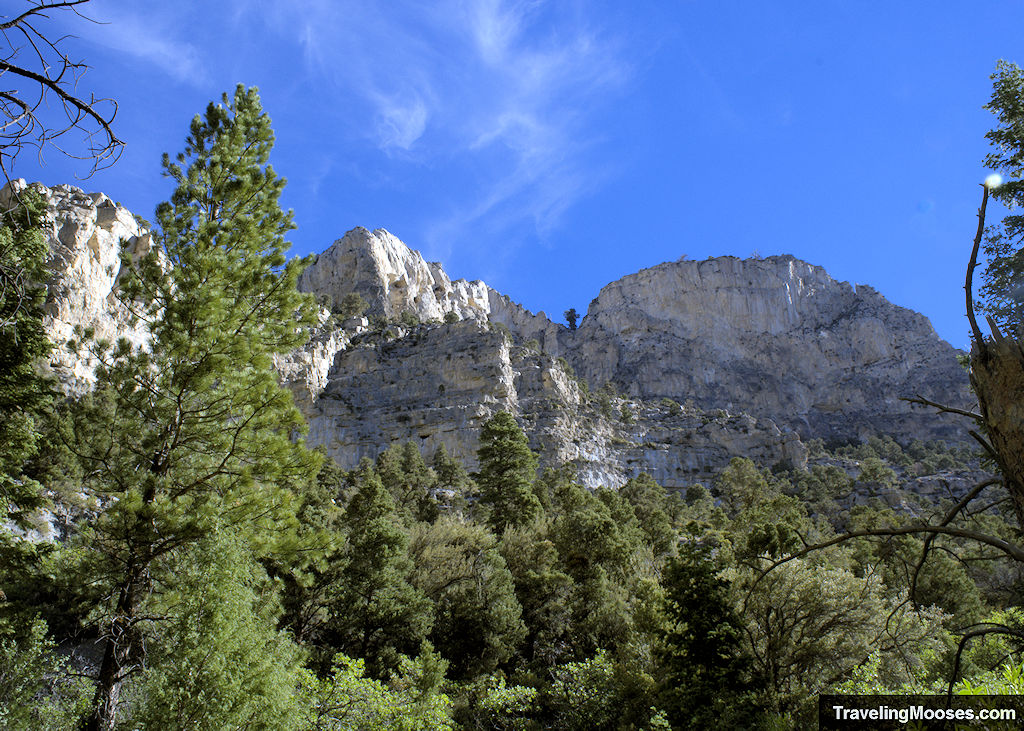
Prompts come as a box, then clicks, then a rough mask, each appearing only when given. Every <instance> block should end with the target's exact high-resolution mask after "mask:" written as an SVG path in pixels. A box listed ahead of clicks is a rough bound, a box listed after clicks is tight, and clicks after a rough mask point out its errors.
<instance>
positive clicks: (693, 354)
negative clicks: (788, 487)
mask: <svg viewBox="0 0 1024 731" xmlns="http://www.w3.org/2000/svg"><path fill="white" fill-rule="evenodd" d="M574 336H575V337H574V338H573V344H572V348H571V351H568V352H567V354H566V357H567V358H568V359H569V360H570V362H571V363H572V364H573V367H574V368H575V369H576V370H577V372H579V373H580V374H582V375H583V376H584V377H585V378H586V379H587V380H588V381H589V382H590V383H591V384H594V385H598V384H602V383H605V382H611V383H613V384H615V385H616V386H617V387H618V388H619V390H621V391H623V392H624V393H627V394H630V395H633V396H636V397H641V398H646V399H652V398H659V397H669V398H674V399H677V400H686V399H692V400H693V402H694V403H695V404H696V405H697V406H699V407H701V408H705V409H708V408H724V409H727V410H730V411H733V410H735V411H744V412H747V413H750V414H753V415H755V416H759V417H767V418H771V419H773V420H774V421H776V422H777V423H779V424H780V425H786V426H789V427H790V428H792V429H795V430H797V431H798V432H799V433H800V434H801V435H802V436H803V437H804V438H811V437H822V438H826V439H857V438H863V437H866V436H868V435H869V434H872V433H877V432H885V433H889V434H894V435H902V436H903V437H905V438H910V437H921V438H932V437H945V438H957V439H959V438H962V433H963V430H962V428H961V426H960V425H958V424H957V423H956V422H955V421H951V420H950V419H942V418H937V417H936V416H935V415H934V414H933V413H930V412H927V411H924V410H921V409H919V408H916V407H911V405H910V404H908V403H906V402H904V401H901V400H900V397H912V396H915V395H918V394H921V395H924V396H926V397H928V398H930V399H932V400H935V401H939V402H942V403H947V404H950V405H956V406H961V407H963V406H966V405H968V404H970V402H971V397H970V394H969V392H968V386H967V376H966V374H965V373H964V371H963V369H962V368H961V367H960V366H959V364H958V363H957V361H956V355H957V352H956V351H955V350H954V348H952V347H951V346H950V345H949V344H948V343H946V342H945V341H943V340H941V339H940V338H939V337H938V335H936V334H935V331H934V330H933V328H932V326H931V324H930V323H929V322H928V319H927V318H925V317H924V316H923V315H920V314H918V313H916V312H913V311H911V310H908V309H905V308H902V307H897V306H896V305H893V304H891V303H889V302H888V301H886V300H885V298H884V297H882V296H881V295H880V294H879V293H878V292H876V291H875V290H874V289H872V288H871V287H865V286H857V287H853V286H851V285H850V284H848V283H846V282H837V281H835V280H833V279H832V278H831V277H830V276H829V275H828V274H827V273H826V272H825V270H824V269H822V268H821V267H816V266H813V265H811V264H808V263H806V262H803V261H800V260H799V259H795V258H794V257H792V256H773V257H769V258H766V259H746V260H744V259H737V258H735V257H718V258H714V259H708V260H705V261H679V262H674V263H668V264H661V265H658V266H656V267H652V268H650V269H644V270H642V271H640V272H637V273H636V274H630V275H629V276H626V277H623V278H622V279H620V280H618V281H616V282H613V283H611V284H609V285H607V286H605V287H604V288H603V289H602V290H601V293H600V294H599V295H598V297H597V299H595V300H594V301H593V302H592V303H591V305H590V308H589V310H588V312H587V316H586V318H584V320H583V321H582V323H581V325H580V328H579V330H578V331H577V332H576V333H575V334H574Z"/></svg>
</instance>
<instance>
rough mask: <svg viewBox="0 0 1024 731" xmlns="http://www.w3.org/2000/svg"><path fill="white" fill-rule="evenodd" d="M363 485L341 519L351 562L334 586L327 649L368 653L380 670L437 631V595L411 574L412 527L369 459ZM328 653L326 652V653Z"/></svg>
mask: <svg viewBox="0 0 1024 731" xmlns="http://www.w3.org/2000/svg"><path fill="white" fill-rule="evenodd" d="M354 479H355V482H356V492H355V494H354V495H353V496H352V499H351V500H350V501H349V503H348V505H347V506H346V508H345V515H344V516H343V517H342V519H341V522H342V523H343V525H344V526H345V528H346V529H347V536H348V550H347V553H346V556H345V560H346V563H345V566H344V569H343V570H342V571H341V574H340V577H339V580H338V584H337V586H335V587H334V589H335V593H334V595H333V596H332V601H331V605H330V607H329V608H328V612H329V614H330V618H329V619H328V620H327V621H326V622H325V623H324V629H323V634H322V637H323V642H322V644H323V645H326V647H321V648H320V651H321V652H323V651H325V650H328V649H329V650H330V654H329V655H328V656H327V658H326V659H328V660H329V659H330V657H332V656H333V654H334V652H336V651H341V652H343V653H345V654H346V655H349V656H352V657H357V658H360V659H363V660H365V661H366V666H367V669H368V670H369V672H370V674H371V675H373V676H375V677H381V676H383V675H386V674H387V672H389V671H393V670H395V669H396V668H397V667H398V665H399V662H400V657H401V656H402V655H413V654H415V653H416V651H417V650H418V649H419V647H420V645H421V643H422V642H423V640H424V639H426V637H427V633H428V632H430V625H431V622H432V611H431V610H432V607H431V603H430V600H429V599H427V598H426V596H424V595H423V593H422V592H421V591H419V590H418V589H416V588H415V587H414V586H413V585H412V584H411V583H410V581H409V579H410V576H411V574H412V571H413V565H412V561H411V560H410V559H409V553H408V548H409V535H408V534H407V533H406V532H405V530H404V529H403V527H402V520H401V516H400V515H399V514H398V512H397V510H396V509H395V503H394V500H393V499H392V497H391V494H390V493H389V492H388V491H387V489H385V487H384V485H383V484H382V483H381V481H380V478H379V477H378V476H377V473H376V472H375V471H374V469H373V466H372V464H370V463H369V461H368V460H366V461H364V462H363V464H362V465H361V466H360V469H359V470H358V472H357V473H356V474H355V476H354ZM320 659H323V658H320Z"/></svg>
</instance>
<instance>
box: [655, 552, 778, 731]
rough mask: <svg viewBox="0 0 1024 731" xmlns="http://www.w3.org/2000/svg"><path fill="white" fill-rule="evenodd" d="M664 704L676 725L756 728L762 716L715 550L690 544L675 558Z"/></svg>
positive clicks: (668, 582) (668, 586) (668, 576)
mask: <svg viewBox="0 0 1024 731" xmlns="http://www.w3.org/2000/svg"><path fill="white" fill-rule="evenodd" d="M663 583H664V586H665V604H664V613H665V633H664V636H663V642H662V649H661V652H660V653H659V654H660V658H659V659H660V665H661V669H662V694H661V702H660V704H659V705H660V707H661V708H664V709H665V710H666V711H668V714H669V718H670V719H671V720H672V722H673V723H672V727H673V728H694V729H704V728H755V727H756V726H757V717H758V715H759V713H760V711H759V708H758V705H757V702H756V697H755V690H756V685H755V684H754V682H753V676H752V672H751V668H752V664H753V663H752V661H751V660H750V658H749V656H747V655H746V654H745V651H744V650H743V640H742V638H743V624H742V622H741V620H740V617H739V616H738V615H737V613H736V611H735V609H733V607H732V603H731V602H730V600H729V596H728V584H727V583H726V581H725V580H723V579H722V578H720V577H719V576H718V571H717V567H716V566H715V564H714V562H713V560H712V559H711V556H710V551H709V550H708V549H707V548H706V547H705V546H701V545H699V544H695V543H691V544H688V545H685V546H684V547H683V548H682V549H681V550H680V553H679V556H677V557H675V558H673V559H672V560H670V561H669V563H668V566H667V569H666V571H665V576H664V580H663Z"/></svg>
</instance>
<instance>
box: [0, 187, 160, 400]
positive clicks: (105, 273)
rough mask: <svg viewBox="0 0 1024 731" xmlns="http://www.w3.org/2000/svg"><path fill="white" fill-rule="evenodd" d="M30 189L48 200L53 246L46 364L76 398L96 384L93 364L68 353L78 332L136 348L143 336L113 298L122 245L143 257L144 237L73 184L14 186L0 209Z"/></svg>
mask: <svg viewBox="0 0 1024 731" xmlns="http://www.w3.org/2000/svg"><path fill="white" fill-rule="evenodd" d="M28 187H31V188H33V189H34V190H36V191H38V192H39V193H41V194H42V195H43V196H45V198H46V201H47V207H46V222H45V231H44V233H45V235H46V237H47V239H48V241H49V245H50V261H49V265H48V266H49V269H50V272H51V277H50V280H49V282H47V298H46V322H45V325H46V328H47V331H48V333H49V335H50V340H51V341H52V342H53V343H54V349H53V352H52V354H51V357H50V362H49V364H48V366H49V368H50V370H51V371H52V372H53V373H54V374H55V376H56V377H57V379H58V381H59V382H60V383H61V385H62V387H63V388H65V389H66V390H67V391H69V392H81V391H82V390H83V389H85V388H87V387H88V384H89V383H90V382H91V381H92V379H93V369H94V368H95V362H94V360H93V359H92V358H91V357H90V356H89V355H88V353H87V352H85V351H81V352H79V353H72V352H71V351H70V350H69V349H68V348H67V347H66V345H67V342H68V341H69V340H70V339H72V338H73V337H75V328H76V327H81V328H92V329H93V331H94V333H95V337H96V338H97V339H105V340H108V341H111V342H113V341H114V340H115V339H117V338H118V337H125V338H128V339H129V340H131V341H133V342H136V343H140V342H143V341H144V340H145V338H146V335H145V333H143V332H141V331H139V330H137V329H135V328H133V327H132V326H131V324H130V321H129V317H128V313H127V312H126V311H125V310H124V308H122V307H121V306H120V305H119V304H118V302H117V300H116V298H115V297H114V296H113V292H114V290H115V289H116V286H117V281H118V276H119V274H120V271H121V251H122V245H123V246H124V248H125V250H126V251H128V252H129V253H130V254H131V255H133V256H136V257H139V256H143V255H145V254H146V253H147V252H148V251H149V249H150V246H151V245H152V240H151V237H150V235H149V232H148V231H147V230H146V229H145V228H144V227H142V226H141V225H140V223H139V222H138V221H137V220H136V218H135V216H134V215H132V213H131V212H130V211H129V210H128V209H127V208H124V207H123V206H121V205H118V204H117V203H115V202H114V201H112V200H111V199H110V198H108V197H107V196H105V195H104V194H103V193H89V194H86V193H84V192H83V191H81V190H79V189H78V188H75V187H73V186H70V185H56V186H54V187H52V188H48V187H46V186H44V185H42V184H40V183H32V184H31V186H28V185H27V184H26V183H25V181H24V180H15V181H12V182H11V183H9V184H7V185H5V186H4V188H3V189H2V190H0V207H3V208H5V209H6V208H10V207H11V205H12V199H13V198H14V197H15V196H17V195H18V194H19V193H20V192H21V191H23V190H25V189H26V188H28Z"/></svg>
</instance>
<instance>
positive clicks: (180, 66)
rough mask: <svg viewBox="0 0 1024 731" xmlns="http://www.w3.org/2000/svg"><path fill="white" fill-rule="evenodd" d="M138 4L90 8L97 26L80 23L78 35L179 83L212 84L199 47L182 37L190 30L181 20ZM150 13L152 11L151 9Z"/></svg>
mask: <svg viewBox="0 0 1024 731" xmlns="http://www.w3.org/2000/svg"><path fill="white" fill-rule="evenodd" d="M138 9H139V8H138V5H137V4H136V3H131V2H124V1H123V0H105V1H104V2H99V3H96V4H95V7H94V8H90V11H91V12H90V13H89V14H88V17H89V18H91V19H92V20H94V21H96V22H95V23H76V24H75V34H76V35H78V36H81V37H83V38H85V39H86V40H88V41H90V42H91V43H95V44H97V45H99V46H103V47H105V48H109V49H111V50H114V51H118V52H120V53H123V54H125V55H127V56H129V57H131V58H132V59H133V60H134V61H141V62H143V63H148V64H152V65H153V66H155V67H157V68H158V69H160V70H161V71H163V72H164V73H165V74H167V75H168V76H170V77H171V78H172V79H174V80H175V81H177V82H179V83H183V84H189V85H192V86H197V87H199V86H204V85H205V84H206V83H207V82H208V81H209V75H208V73H207V63H206V62H205V60H204V58H203V54H202V53H201V52H200V50H199V48H198V47H197V46H196V45H195V44H194V43H193V42H191V41H189V40H185V39H183V38H181V37H180V29H181V28H184V27H187V23H185V22H182V19H181V18H175V17H173V16H172V15H167V14H156V13H153V12H146V13H145V14H144V15H140V14H139V13H138V12H137V11H138ZM146 10H151V9H150V8H147V9H146Z"/></svg>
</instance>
